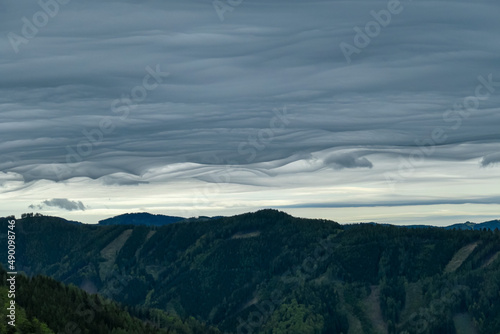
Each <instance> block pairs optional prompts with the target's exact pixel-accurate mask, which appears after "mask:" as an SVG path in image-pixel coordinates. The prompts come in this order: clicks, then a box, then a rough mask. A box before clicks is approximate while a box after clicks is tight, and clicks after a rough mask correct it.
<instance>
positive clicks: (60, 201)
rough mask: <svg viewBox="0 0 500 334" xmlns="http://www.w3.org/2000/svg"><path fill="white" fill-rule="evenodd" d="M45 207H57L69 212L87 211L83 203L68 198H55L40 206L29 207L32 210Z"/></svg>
mask: <svg viewBox="0 0 500 334" xmlns="http://www.w3.org/2000/svg"><path fill="white" fill-rule="evenodd" d="M44 206H49V207H56V208H60V209H63V210H67V211H76V210H80V211H85V209H86V207H85V205H84V204H83V203H82V202H81V201H71V200H69V199H67V198H53V199H50V200H45V201H43V202H42V203H41V204H40V205H33V204H31V205H30V206H29V208H30V209H35V208H38V209H42V208H43V207H44Z"/></svg>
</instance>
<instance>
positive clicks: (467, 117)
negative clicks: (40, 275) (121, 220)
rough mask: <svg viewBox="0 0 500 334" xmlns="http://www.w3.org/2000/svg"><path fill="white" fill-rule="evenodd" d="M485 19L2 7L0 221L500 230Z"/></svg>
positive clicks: (244, 0)
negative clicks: (208, 220) (157, 220)
mask: <svg viewBox="0 0 500 334" xmlns="http://www.w3.org/2000/svg"><path fill="white" fill-rule="evenodd" d="M499 14H500V3H499V2H498V1H496V0H483V1H481V0H480V1H462V0H453V1H422V0H413V1H409V0H405V1H397V0H389V1H378V0H372V1H357V0H346V1H335V0H318V1H298V0H286V1H285V0H265V1H264V0H216V1H211V0H203V1H201V0H190V1H186V0H182V1H181V0H173V1H159V0H148V1H133V0H130V1H102V0H101V1H96V0H87V1H84V2H83V1H68V0H59V1H56V0H41V1H38V2H37V1H27V0H5V1H2V2H1V3H0V31H1V32H2V34H1V35H0V74H1V75H0V216H8V215H16V216H18V217H19V216H20V215H21V213H23V212H39V213H42V214H45V215H54V216H61V217H65V218H67V219H72V220H77V221H81V222H85V223H96V222H97V221H99V220H100V219H104V218H107V217H111V216H115V215H118V214H122V213H126V212H144V211H147V212H151V213H156V214H167V215H176V216H185V217H193V216H199V215H207V216H212V215H233V214H239V213H243V212H248V211H255V210H258V209H262V208H276V209H279V210H283V211H285V212H288V213H290V214H292V215H295V216H301V217H311V218H326V219H332V220H335V221H338V222H341V223H351V222H361V221H364V222H371V221H376V222H381V223H393V224H402V225H405V224H429V225H449V224H452V223H457V222H464V221H466V220H470V221H475V222H481V221H486V220H489V219H497V218H500V190H499V189H500V187H499V185H500V151H499V142H500V131H499V129H500V128H499V124H500V104H499V102H500V66H499V64H500V62H499V60H500V59H499V56H500V35H499V34H498V32H499V31H500V21H499V20H498V15H499Z"/></svg>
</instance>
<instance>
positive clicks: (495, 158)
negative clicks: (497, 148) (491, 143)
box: [481, 153, 500, 167]
mask: <svg viewBox="0 0 500 334" xmlns="http://www.w3.org/2000/svg"><path fill="white" fill-rule="evenodd" d="M497 163H500V153H493V154H490V155H487V156H485V157H483V159H481V166H482V167H486V166H489V165H494V164H497Z"/></svg>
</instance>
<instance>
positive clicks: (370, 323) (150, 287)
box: [0, 210, 500, 334]
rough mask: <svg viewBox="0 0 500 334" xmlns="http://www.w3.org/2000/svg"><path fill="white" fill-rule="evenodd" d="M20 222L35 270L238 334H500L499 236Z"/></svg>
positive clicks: (244, 220) (249, 218)
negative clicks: (468, 332) (465, 332)
mask: <svg viewBox="0 0 500 334" xmlns="http://www.w3.org/2000/svg"><path fill="white" fill-rule="evenodd" d="M5 224H6V221H1V222H0V228H1V229H2V230H6V228H4V226H5ZM17 229H18V237H17V238H18V245H17V247H18V249H17V252H18V255H19V260H18V266H20V267H19V269H22V270H24V271H25V272H26V273H28V274H29V275H33V274H44V275H49V276H51V277H53V278H55V279H56V280H58V281H61V282H64V283H72V284H75V285H76V286H79V287H81V288H82V289H85V290H87V291H89V292H99V293H100V294H101V295H103V296H107V297H109V298H112V299H114V300H116V301H118V302H120V303H123V304H124V305H129V307H139V308H140V309H141V310H143V312H147V311H145V310H148V309H150V308H153V309H161V310H164V311H166V312H168V313H169V314H177V315H178V316H180V317H181V318H183V319H186V318H188V317H194V318H196V319H197V320H198V321H200V322H206V323H208V324H211V325H214V326H217V327H218V328H219V329H220V330H221V331H223V332H227V333H269V334H278V333H380V332H382V333H384V332H388V333H459V332H460V330H461V327H462V326H465V325H464V323H466V325H467V326H468V327H467V328H474V330H476V331H477V332H478V333H486V334H488V333H492V334H498V333H499V332H500V296H499V295H498V291H500V257H499V256H498V253H499V252H500V235H499V234H498V233H497V232H494V231H460V230H445V229H441V228H426V229H407V228H401V227H395V226H380V225H373V224H360V225H351V226H341V225H339V224H337V223H335V222H333V221H327V220H314V219H301V218H295V217H292V216H290V215H287V214H285V213H283V212H279V211H275V210H262V211H258V212H256V213H248V214H243V215H238V216H234V217H223V218H220V219H214V220H211V221H208V222H199V221H194V222H184V223H182V224H169V225H166V226H161V227H150V226H120V225H114V226H89V225H76V224H68V223H65V222H64V221H61V220H58V219H57V218H51V217H28V218H26V219H23V220H20V221H18V223H17ZM0 241H1V242H4V240H0ZM472 245H474V246H472ZM2 261H5V260H4V259H3V260H2ZM478 282H481V283H480V284H478Z"/></svg>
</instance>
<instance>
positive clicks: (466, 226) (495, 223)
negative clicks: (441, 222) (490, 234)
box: [445, 219, 500, 231]
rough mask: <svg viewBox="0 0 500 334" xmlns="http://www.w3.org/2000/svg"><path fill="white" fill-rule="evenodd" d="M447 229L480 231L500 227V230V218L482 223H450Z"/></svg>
mask: <svg viewBox="0 0 500 334" xmlns="http://www.w3.org/2000/svg"><path fill="white" fill-rule="evenodd" d="M445 229H448V230H453V229H457V230H475V231H478V230H484V229H486V230H491V231H493V230H495V229H499V230H500V220H498V219H497V220H490V221H487V222H484V223H480V224H476V223H471V222H469V221H468V222H465V223H463V224H454V225H450V226H447V227H445Z"/></svg>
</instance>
